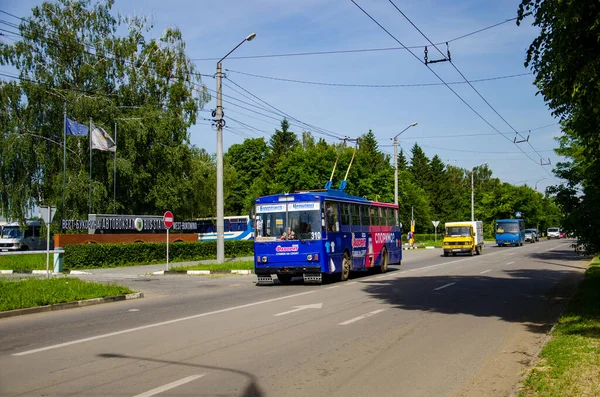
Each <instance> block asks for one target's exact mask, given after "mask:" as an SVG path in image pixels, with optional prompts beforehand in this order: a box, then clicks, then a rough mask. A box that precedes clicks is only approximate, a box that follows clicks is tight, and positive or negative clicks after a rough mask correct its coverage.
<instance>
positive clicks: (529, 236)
mask: <svg viewBox="0 0 600 397" xmlns="http://www.w3.org/2000/svg"><path fill="white" fill-rule="evenodd" d="M525 241H529V242H531V243H535V242H536V241H539V238H538V234H537V230H536V229H525Z"/></svg>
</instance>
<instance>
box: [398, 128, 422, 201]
mask: <svg viewBox="0 0 600 397" xmlns="http://www.w3.org/2000/svg"><path fill="white" fill-rule="evenodd" d="M417 124H418V123H416V122H415V123H412V124H411V125H409V126H408V127H406V128H405V129H403V130H402V131H400V133H399V134H398V135H396V136H395V137H394V204H396V205H398V136H400V134H402V133H403V132H404V131H406V130H407V129H409V128H410V127H414V126H415V125H417Z"/></svg>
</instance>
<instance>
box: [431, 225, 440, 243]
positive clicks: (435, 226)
mask: <svg viewBox="0 0 600 397" xmlns="http://www.w3.org/2000/svg"><path fill="white" fill-rule="evenodd" d="M431 223H433V227H434V228H435V237H434V238H435V242H436V243H437V227H438V225H439V224H440V221H431Z"/></svg>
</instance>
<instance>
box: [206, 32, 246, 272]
mask: <svg viewBox="0 0 600 397" xmlns="http://www.w3.org/2000/svg"><path fill="white" fill-rule="evenodd" d="M255 37H256V34H255V33H252V34H250V35H248V37H246V38H245V39H244V40H242V42H241V43H240V44H238V45H237V46H235V47H234V48H233V50H231V51H229V52H228V53H227V55H225V56H224V57H223V58H221V59H220V60H219V62H217V75H216V76H215V78H216V80H217V109H216V111H215V113H216V114H215V117H216V120H215V123H216V125H217V263H223V262H224V261H225V233H224V232H225V225H224V210H223V207H224V203H223V200H224V197H223V126H224V124H225V123H224V121H223V86H222V84H221V81H222V78H223V73H222V66H221V62H223V60H224V59H225V58H227V57H228V56H229V54H231V53H232V52H233V51H235V50H236V49H237V48H238V47H239V46H241V45H242V44H244V43H245V42H246V41H251V40H252V39H254V38H255Z"/></svg>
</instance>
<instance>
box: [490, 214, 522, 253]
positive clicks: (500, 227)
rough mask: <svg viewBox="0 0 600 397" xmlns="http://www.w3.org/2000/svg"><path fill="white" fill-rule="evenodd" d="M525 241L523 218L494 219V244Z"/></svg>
mask: <svg viewBox="0 0 600 397" xmlns="http://www.w3.org/2000/svg"><path fill="white" fill-rule="evenodd" d="M524 241H525V221H524V220H523V219H500V220H497V221H496V244H498V246H499V247H501V246H503V245H514V246H519V245H523V242H524Z"/></svg>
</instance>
